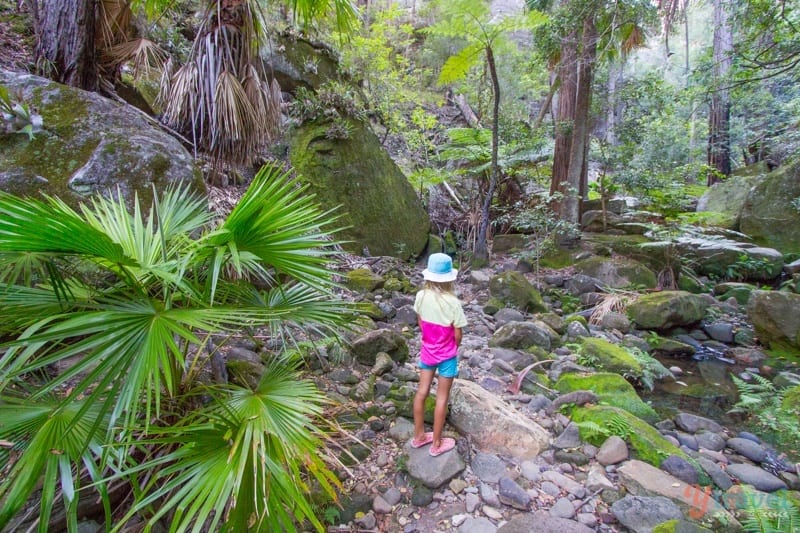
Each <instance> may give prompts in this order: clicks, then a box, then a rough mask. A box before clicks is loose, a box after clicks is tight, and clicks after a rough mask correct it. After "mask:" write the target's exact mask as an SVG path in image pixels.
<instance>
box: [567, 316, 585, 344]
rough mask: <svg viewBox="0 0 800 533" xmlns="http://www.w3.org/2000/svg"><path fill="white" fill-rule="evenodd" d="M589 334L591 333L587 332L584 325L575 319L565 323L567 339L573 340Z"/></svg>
mask: <svg viewBox="0 0 800 533" xmlns="http://www.w3.org/2000/svg"><path fill="white" fill-rule="evenodd" d="M590 335H591V333H589V330H588V329H586V326H584V325H583V324H581V323H580V322H578V321H577V320H575V321H573V322H570V323H569V324H568V325H567V338H568V339H569V340H575V339H579V338H581V337H589V336H590Z"/></svg>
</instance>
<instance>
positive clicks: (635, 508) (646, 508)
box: [611, 495, 683, 533]
mask: <svg viewBox="0 0 800 533" xmlns="http://www.w3.org/2000/svg"><path fill="white" fill-rule="evenodd" d="M611 512H612V513H613V514H614V516H615V517H616V518H617V520H619V523H620V524H622V525H623V526H625V527H627V528H628V529H630V530H631V531H633V532H634V533H650V532H651V531H653V528H655V527H656V526H657V525H658V524H660V523H662V522H666V521H668V520H680V519H681V518H683V513H682V512H681V510H680V508H678V506H677V505H676V504H675V502H673V501H672V500H670V499H669V498H665V497H663V496H653V497H648V496H631V495H628V496H625V497H624V498H622V499H620V500H617V501H615V502H614V503H613V504H612V505H611Z"/></svg>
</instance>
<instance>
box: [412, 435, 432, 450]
mask: <svg viewBox="0 0 800 533" xmlns="http://www.w3.org/2000/svg"><path fill="white" fill-rule="evenodd" d="M431 442H433V433H432V432H430V431H429V432H427V433H423V434H422V440H419V441H418V440H417V439H416V437H415V438H413V439H411V447H412V448H422V447H423V446H427V445H428V444H430V443H431Z"/></svg>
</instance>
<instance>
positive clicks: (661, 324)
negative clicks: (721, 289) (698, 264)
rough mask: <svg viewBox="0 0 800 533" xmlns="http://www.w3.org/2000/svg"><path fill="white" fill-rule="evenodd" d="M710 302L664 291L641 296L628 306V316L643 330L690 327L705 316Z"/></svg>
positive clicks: (701, 297) (686, 294)
mask: <svg viewBox="0 0 800 533" xmlns="http://www.w3.org/2000/svg"><path fill="white" fill-rule="evenodd" d="M707 308H708V301H707V299H706V298H704V297H703V296H700V295H697V294H691V293H688V292H685V291H662V292H654V293H650V294H644V295H642V296H640V297H639V298H638V299H637V300H636V301H635V302H633V303H632V304H630V305H629V306H628V316H629V317H630V319H631V320H632V321H633V322H634V323H635V324H636V325H638V326H639V327H640V328H643V329H669V328H674V327H677V326H689V325H692V324H694V323H696V322H699V321H700V320H701V319H702V318H703V316H704V315H705V312H706V309H707Z"/></svg>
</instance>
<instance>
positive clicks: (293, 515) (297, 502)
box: [123, 358, 337, 531]
mask: <svg viewBox="0 0 800 533" xmlns="http://www.w3.org/2000/svg"><path fill="white" fill-rule="evenodd" d="M221 392H222V390H219V391H217V395H216V396H215V398H216V399H217V401H214V402H213V403H212V404H211V405H210V406H209V407H207V408H206V409H204V410H202V411H200V412H198V413H196V415H194V416H193V417H192V418H191V419H187V420H185V425H181V426H178V427H175V428H171V429H166V430H164V431H163V432H161V433H160V434H159V435H157V436H155V437H154V438H153V440H152V443H153V444H158V445H160V446H166V447H168V448H170V449H172V451H170V452H169V453H166V454H163V455H161V456H158V457H155V458H152V459H150V460H148V461H145V462H143V463H142V464H140V465H138V466H136V467H134V468H132V469H131V473H139V472H145V471H147V472H153V471H155V472H156V475H155V476H153V477H152V479H151V481H150V483H149V486H148V487H147V488H146V489H147V490H148V493H149V494H148V496H147V497H146V498H144V499H142V500H140V501H139V502H138V503H137V506H136V507H134V508H133V509H131V510H130V512H129V513H128V515H127V516H126V519H128V518H130V517H131V516H133V514H134V513H136V512H138V511H140V510H143V509H146V508H147V507H149V506H151V505H153V504H155V503H156V502H158V503H159V507H160V508H159V509H158V511H157V512H155V514H154V515H153V516H152V517H151V519H150V522H151V523H153V522H155V521H157V520H159V519H160V518H161V517H163V516H164V515H166V514H167V513H169V512H172V511H175V513H176V518H175V521H174V522H173V530H176V531H186V530H189V529H191V530H192V531H201V530H205V529H206V528H210V529H211V530H217V529H220V526H221V524H224V525H223V526H222V529H223V530H225V531H245V530H247V531H294V530H295V526H294V524H295V520H304V519H306V520H309V521H310V522H311V523H312V524H314V525H315V526H316V527H317V528H318V529H321V524H320V523H319V521H318V519H317V518H316V517H315V515H314V513H313V510H312V508H311V505H310V504H309V503H308V501H307V500H306V498H305V496H304V492H305V491H306V490H307V478H306V476H307V475H310V476H311V477H312V478H313V479H315V480H316V481H317V482H318V483H319V484H320V486H322V487H323V488H324V489H325V490H326V491H327V492H328V493H329V494H330V495H331V496H333V495H334V493H333V486H334V485H335V484H337V481H336V478H335V477H334V476H333V475H332V474H331V473H330V471H329V470H328V469H327V468H326V467H325V465H324V464H323V463H322V461H321V459H320V458H319V456H318V454H316V452H315V450H316V448H317V447H318V446H319V445H320V444H321V440H320V435H319V433H318V431H317V430H316V429H315V426H314V425H313V424H312V418H313V417H314V416H318V415H320V414H321V408H320V404H321V403H322V401H323V398H322V396H321V395H320V393H319V392H318V391H317V390H316V389H315V388H314V386H313V385H312V384H311V383H310V382H308V381H305V380H299V379H298V376H297V375H296V372H295V371H294V369H293V368H292V366H291V365H290V364H289V362H288V361H286V360H285V359H281V358H276V359H274V360H273V361H271V362H270V363H269V364H268V365H267V370H266V372H265V373H264V375H263V376H262V378H261V381H260V382H259V384H258V386H257V387H256V388H255V389H254V390H250V389H246V388H238V387H230V388H227V389H226V390H225V391H224V392H225V394H222V395H220V393H221ZM123 522H124V520H123Z"/></svg>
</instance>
